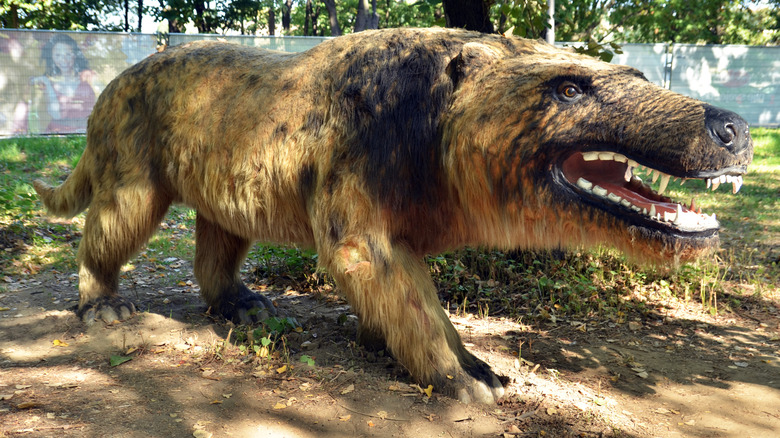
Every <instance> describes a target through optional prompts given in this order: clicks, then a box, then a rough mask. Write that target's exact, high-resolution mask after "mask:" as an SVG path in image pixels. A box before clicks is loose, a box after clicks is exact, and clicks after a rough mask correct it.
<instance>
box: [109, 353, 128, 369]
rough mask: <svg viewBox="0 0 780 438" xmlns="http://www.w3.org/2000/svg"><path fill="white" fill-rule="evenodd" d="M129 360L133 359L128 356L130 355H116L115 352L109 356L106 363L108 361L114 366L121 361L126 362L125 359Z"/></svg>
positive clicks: (121, 362)
mask: <svg viewBox="0 0 780 438" xmlns="http://www.w3.org/2000/svg"><path fill="white" fill-rule="evenodd" d="M129 360H133V358H132V357H130V356H119V355H116V354H115V355H112V356H111V357H110V358H109V359H108V363H109V364H110V365H111V366H112V367H115V366H119V365H122V364H123V363H125V362H127V361H129Z"/></svg>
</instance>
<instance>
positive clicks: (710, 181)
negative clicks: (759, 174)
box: [707, 175, 742, 193]
mask: <svg viewBox="0 0 780 438" xmlns="http://www.w3.org/2000/svg"><path fill="white" fill-rule="evenodd" d="M725 183H731V192H732V193H737V192H738V191H739V189H741V188H742V177H741V176H734V175H721V176H716V177H714V178H707V188H708V189H709V188H710V187H711V188H712V190H713V191H714V190H715V189H717V188H718V186H719V185H721V184H725Z"/></svg>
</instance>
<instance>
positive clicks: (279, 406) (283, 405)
mask: <svg viewBox="0 0 780 438" xmlns="http://www.w3.org/2000/svg"><path fill="white" fill-rule="evenodd" d="M286 407H287V405H286V404H284V403H282V402H276V404H275V405H274V409H284V408H286Z"/></svg>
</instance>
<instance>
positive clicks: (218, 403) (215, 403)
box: [209, 400, 222, 405]
mask: <svg viewBox="0 0 780 438" xmlns="http://www.w3.org/2000/svg"><path fill="white" fill-rule="evenodd" d="M209 404H210V405H221V404H222V400H212V401H211V403H209Z"/></svg>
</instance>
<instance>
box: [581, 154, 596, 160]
mask: <svg viewBox="0 0 780 438" xmlns="http://www.w3.org/2000/svg"><path fill="white" fill-rule="evenodd" d="M582 159H583V160H585V161H596V160H598V159H599V153H598V152H583V153H582Z"/></svg>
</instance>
